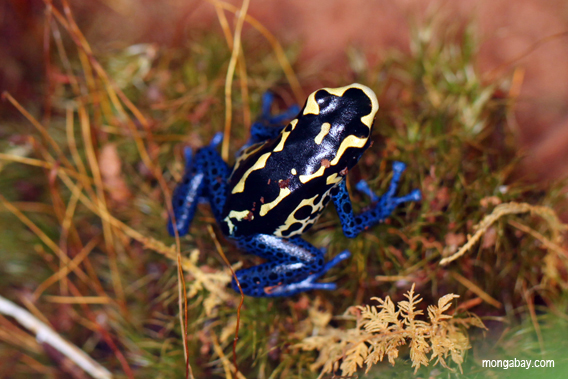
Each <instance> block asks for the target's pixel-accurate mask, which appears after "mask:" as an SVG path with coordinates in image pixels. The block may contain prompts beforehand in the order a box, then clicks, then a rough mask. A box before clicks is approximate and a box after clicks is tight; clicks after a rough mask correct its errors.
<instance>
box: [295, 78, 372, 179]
mask: <svg viewBox="0 0 568 379" xmlns="http://www.w3.org/2000/svg"><path fill="white" fill-rule="evenodd" d="M378 109H379V102H378V101H377V96H376V95H375V93H374V92H373V91H372V90H371V89H370V88H369V87H367V86H364V85H362V84H359V83H353V84H350V85H348V86H345V87H340V88H322V89H320V90H317V91H315V92H313V93H312V94H311V95H310V96H308V99H307V100H306V104H305V105H304V108H303V109H302V111H301V112H300V115H299V120H300V122H299V124H300V123H301V124H303V125H302V127H301V128H299V129H304V130H303V132H304V133H308V134H310V135H311V136H312V138H313V139H314V141H315V144H316V146H318V147H321V148H322V150H325V151H333V152H335V154H334V159H333V160H331V162H330V163H331V165H338V166H342V167H345V166H347V167H348V168H351V167H353V166H354V165H355V164H356V163H357V161H358V160H359V158H360V157H361V155H362V154H363V152H364V151H365V150H366V149H367V148H368V147H369V145H370V138H369V137H370V136H371V132H372V126H373V121H374V119H375V115H376V113H377V111H378ZM298 126H300V125H298ZM316 148H317V147H316Z"/></svg>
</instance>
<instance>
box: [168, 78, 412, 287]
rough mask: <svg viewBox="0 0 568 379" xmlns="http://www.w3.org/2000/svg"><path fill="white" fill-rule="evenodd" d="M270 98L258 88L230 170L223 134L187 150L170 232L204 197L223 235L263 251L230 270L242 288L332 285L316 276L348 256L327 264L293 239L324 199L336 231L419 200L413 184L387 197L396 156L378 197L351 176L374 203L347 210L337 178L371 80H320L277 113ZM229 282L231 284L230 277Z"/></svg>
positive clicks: (360, 127)
mask: <svg viewBox="0 0 568 379" xmlns="http://www.w3.org/2000/svg"><path fill="white" fill-rule="evenodd" d="M272 101H273V96H272V95H271V94H270V93H267V94H265V95H264V98H263V105H262V115H261V117H260V119H259V120H258V121H257V122H255V123H253V125H252V127H251V137H250V139H249V140H248V142H247V143H246V145H245V146H244V147H243V148H242V149H241V150H240V151H239V152H238V154H237V157H236V162H235V165H234V167H233V168H231V167H229V166H228V165H227V163H225V162H224V161H223V159H222V158H221V156H220V155H219V153H218V152H217V149H216V148H217V146H218V145H219V144H220V142H221V140H222V134H221V133H218V134H216V135H215V137H214V138H213V139H212V141H211V143H210V144H209V145H208V146H206V147H203V148H200V149H199V150H197V152H196V153H195V155H194V154H193V152H192V150H191V149H190V148H187V149H186V150H185V160H186V167H185V173H184V176H183V179H182V182H181V183H180V184H179V185H178V186H177V187H176V189H175V191H174V194H173V209H174V216H175V223H174V222H172V220H170V223H169V225H168V230H169V233H170V234H171V235H175V230H174V229H177V232H178V234H179V235H180V236H181V235H185V234H187V232H188V229H189V226H190V224H191V221H192V220H193V217H194V215H195V211H196V207H197V204H198V202H200V201H203V200H207V201H208V202H209V204H210V205H211V209H212V211H213V214H214V216H215V219H216V220H217V223H218V224H219V226H220V227H221V230H222V231H223V233H224V234H225V236H227V237H228V238H229V239H231V240H233V241H234V242H235V243H236V244H237V246H238V247H239V248H240V249H242V250H244V251H246V252H247V253H250V254H254V255H257V256H260V257H262V258H264V259H266V263H263V264H261V265H258V266H253V267H250V268H246V269H241V270H238V271H237V272H236V277H237V278H238V280H239V283H240V286H241V288H242V290H243V292H244V293H245V294H246V295H249V296H257V297H276V296H290V295H294V294H297V293H300V292H303V291H308V290H313V289H321V290H333V289H335V288H336V284H335V283H321V282H317V281H316V280H317V279H319V278H320V277H321V276H322V275H324V274H325V273H326V272H327V271H328V270H329V269H331V268H332V267H334V266H335V265H337V264H338V263H339V262H341V261H343V260H344V259H347V258H348V257H349V256H350V255H351V254H350V253H349V251H347V250H346V251H343V252H342V253H340V254H339V255H337V256H336V257H334V258H333V259H331V261H329V262H327V263H326V262H325V261H324V254H325V250H323V249H321V250H320V249H318V248H315V247H314V246H312V245H311V244H310V243H308V242H306V241H304V240H303V239H302V238H301V235H302V234H303V233H304V232H306V231H307V230H308V229H310V227H311V226H312V225H313V224H314V223H315V222H316V221H317V219H318V217H319V216H320V215H321V213H322V211H323V210H324V209H325V207H326V205H327V204H328V203H329V202H330V201H332V202H333V205H334V206H335V208H336V210H337V213H338V214H339V220H340V222H341V226H342V228H343V232H344V234H345V235H346V236H347V237H349V238H354V237H356V236H357V235H358V234H359V233H360V232H361V231H362V230H364V229H367V228H369V227H370V226H373V225H375V224H377V223H380V222H382V221H384V220H385V218H387V217H388V216H389V215H390V214H391V213H392V212H393V210H394V209H395V207H396V206H397V205H398V204H401V203H404V202H407V201H419V200H420V199H421V193H420V191H419V190H417V189H415V190H414V191H412V192H410V193H409V194H407V195H405V196H400V197H396V196H395V192H396V189H397V185H398V181H399V179H400V177H401V174H402V172H403V171H404V169H405V165H404V163H402V162H394V164H393V177H392V180H391V183H390V186H389V188H388V190H387V192H386V193H385V194H384V195H382V196H377V195H375V194H374V193H373V192H372V191H371V190H370V189H369V187H368V186H367V184H366V182H364V181H361V182H359V184H357V186H356V188H357V189H358V190H360V191H362V192H363V193H365V194H366V195H367V196H369V197H370V199H371V201H372V203H373V205H372V206H371V208H370V209H369V210H367V211H364V212H362V213H360V214H354V213H353V209H352V206H351V200H350V197H349V192H348V191H347V187H346V184H345V182H346V181H345V176H346V175H347V173H348V171H349V170H351V169H352V168H353V166H355V164H357V162H358V161H359V159H360V158H361V155H362V154H363V152H365V150H367V148H369V146H370V145H371V139H370V136H371V132H372V126H373V121H374V118H375V114H376V113H377V110H378V109H379V103H378V101H377V97H376V95H375V93H374V92H373V91H372V90H371V89H370V88H368V87H366V86H364V85H361V84H357V83H354V84H351V85H348V86H345V87H341V88H323V89H320V90H317V91H315V92H313V93H312V94H311V95H309V96H308V99H307V100H306V103H305V105H304V107H303V108H302V109H301V110H300V109H299V108H298V107H297V106H292V107H290V108H289V109H288V110H287V111H285V112H284V113H282V114H279V115H275V116H272V115H271V113H270V108H271V103H272ZM292 117H294V118H293V119H292V121H290V122H289V123H288V124H284V121H285V120H289V119H291V118H292ZM232 287H233V288H234V289H235V290H236V291H238V287H237V284H236V282H235V279H234V278H233V282H232Z"/></svg>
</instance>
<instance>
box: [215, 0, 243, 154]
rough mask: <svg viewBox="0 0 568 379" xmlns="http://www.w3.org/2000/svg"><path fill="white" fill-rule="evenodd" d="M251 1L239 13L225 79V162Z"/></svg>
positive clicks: (223, 146)
mask: <svg viewBox="0 0 568 379" xmlns="http://www.w3.org/2000/svg"><path fill="white" fill-rule="evenodd" d="M249 3H250V0H244V1H243V5H242V6H241V9H240V11H239V13H238V18H237V26H236V27H235V34H234V36H233V49H232V51H231V60H230V61H229V67H228V68H227V76H226V77H225V132H224V136H223V145H222V146H221V156H222V157H223V159H224V160H225V161H228V160H229V142H230V138H231V137H230V134H231V123H232V121H233V102H232V100H231V91H232V88H233V76H234V74H235V68H236V66H237V58H238V56H239V52H240V51H241V33H242V30H243V23H244V21H245V16H246V14H247V10H248V6H249Z"/></svg>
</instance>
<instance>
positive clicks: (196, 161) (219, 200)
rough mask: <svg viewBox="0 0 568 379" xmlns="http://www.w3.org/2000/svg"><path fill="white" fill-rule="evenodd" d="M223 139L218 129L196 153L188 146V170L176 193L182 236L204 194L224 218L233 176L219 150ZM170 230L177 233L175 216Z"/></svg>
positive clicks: (175, 208)
mask: <svg viewBox="0 0 568 379" xmlns="http://www.w3.org/2000/svg"><path fill="white" fill-rule="evenodd" d="M222 139H223V134H222V133H217V134H216V135H215V136H214V137H213V139H212V140H211V143H210V144H209V145H208V146H206V147H203V148H201V149H199V150H198V151H197V153H196V154H195V156H193V152H192V150H191V149H190V148H187V149H186V150H185V173H184V175H183V178H182V181H181V183H179V184H178V185H177V187H176V188H175V190H174V193H173V196H172V207H173V210H174V216H175V229H177V231H178V234H179V235H180V236H183V235H186V234H187V232H188V230H189V226H190V225H191V222H192V221H193V217H194V216H195V211H196V209H197V204H198V203H199V202H200V200H201V199H203V198H206V199H207V200H209V203H210V204H211V209H212V211H213V214H214V215H215V218H216V219H217V222H220V221H221V213H222V211H223V206H224V205H225V200H226V197H227V178H228V176H229V167H228V166H227V164H226V163H225V162H224V161H223V159H222V158H221V156H220V155H219V153H218V152H217V151H216V147H217V146H218V145H219V144H220V143H221V141H222ZM168 232H169V233H170V235H171V236H174V235H175V230H174V223H173V220H171V219H170V221H169V223H168Z"/></svg>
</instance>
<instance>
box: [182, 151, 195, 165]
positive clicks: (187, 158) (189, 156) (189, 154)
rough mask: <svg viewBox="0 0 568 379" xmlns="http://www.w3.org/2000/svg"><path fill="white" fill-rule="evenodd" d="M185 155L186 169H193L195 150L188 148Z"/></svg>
mask: <svg viewBox="0 0 568 379" xmlns="http://www.w3.org/2000/svg"><path fill="white" fill-rule="evenodd" d="M183 155H184V158H185V167H186V168H187V167H191V163H192V162H193V149H192V148H191V147H189V146H188V147H186V148H185V149H183Z"/></svg>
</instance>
